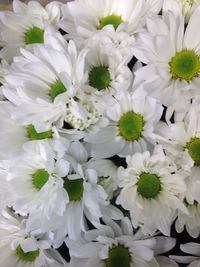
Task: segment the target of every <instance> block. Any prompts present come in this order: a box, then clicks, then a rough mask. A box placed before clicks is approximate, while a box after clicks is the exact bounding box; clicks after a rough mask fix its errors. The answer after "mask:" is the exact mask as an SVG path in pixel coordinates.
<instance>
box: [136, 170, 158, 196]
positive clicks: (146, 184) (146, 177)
mask: <svg viewBox="0 0 200 267" xmlns="http://www.w3.org/2000/svg"><path fill="white" fill-rule="evenodd" d="M137 191H138V193H139V194H140V195H141V196H142V197H144V198H147V199H152V198H156V197H157V196H158V194H159V193H160V191H161V182H160V177H159V176H158V175H157V174H154V173H148V172H143V173H141V174H140V176H139V179H138V182H137Z"/></svg>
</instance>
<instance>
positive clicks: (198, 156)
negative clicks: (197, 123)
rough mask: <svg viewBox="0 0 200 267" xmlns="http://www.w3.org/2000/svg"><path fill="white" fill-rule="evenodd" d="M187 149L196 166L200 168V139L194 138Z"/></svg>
mask: <svg viewBox="0 0 200 267" xmlns="http://www.w3.org/2000/svg"><path fill="white" fill-rule="evenodd" d="M186 148H187V150H188V153H189V155H190V157H191V158H192V159H193V160H194V164H195V165H196V166H200V138H198V137H194V138H192V139H191V140H190V141H189V142H188V143H187V144H186Z"/></svg>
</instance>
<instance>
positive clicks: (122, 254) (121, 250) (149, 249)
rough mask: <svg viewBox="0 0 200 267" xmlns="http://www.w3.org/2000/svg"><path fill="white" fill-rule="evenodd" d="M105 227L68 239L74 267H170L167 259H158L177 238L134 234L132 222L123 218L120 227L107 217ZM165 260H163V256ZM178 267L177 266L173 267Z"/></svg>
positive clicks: (99, 225) (96, 225) (72, 266)
mask: <svg viewBox="0 0 200 267" xmlns="http://www.w3.org/2000/svg"><path fill="white" fill-rule="evenodd" d="M103 221H104V223H105V225H102V224H95V227H96V228H97V229H95V230H91V231H88V232H87V233H85V235H84V237H83V238H82V239H81V240H79V241H77V242H74V241H73V240H71V239H70V238H67V239H66V244H67V246H68V247H69V252H70V255H71V257H72V259H71V264H70V266H71V267H79V266H81V267H89V266H92V267H118V266H122V264H123V267H135V266H137V267H144V266H145V267H147V266H148V267H150V266H151V267H152V266H154V267H159V266H162V267H167V266H169V265H167V264H166V263H167V262H168V264H169V262H170V261H166V259H161V258H159V257H158V259H159V261H160V263H165V264H163V265H159V264H158V262H159V261H157V257H156V258H155V256H156V255H157V254H159V253H162V252H166V251H168V250H170V249H171V248H172V247H173V246H174V245H175V242H174V239H171V238H166V237H156V238H152V237H147V236H144V235H143V234H142V233H141V231H138V232H136V233H134V231H133V228H132V226H131V222H130V221H129V219H128V218H127V217H126V218H123V219H122V220H121V222H120V223H119V224H117V223H116V222H114V221H112V220H111V219H110V218H109V217H104V218H103ZM163 258H164V257H163ZM170 266H176V265H170Z"/></svg>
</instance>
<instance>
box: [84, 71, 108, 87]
mask: <svg viewBox="0 0 200 267" xmlns="http://www.w3.org/2000/svg"><path fill="white" fill-rule="evenodd" d="M88 80H89V85H90V86H92V87H94V88H96V89H97V90H99V91H100V90H103V89H106V88H107V87H108V86H109V85H110V82H111V77H110V72H109V69H108V67H107V66H95V67H92V68H91V70H90V72H89V77H88Z"/></svg>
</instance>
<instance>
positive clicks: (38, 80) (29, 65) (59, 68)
mask: <svg viewBox="0 0 200 267" xmlns="http://www.w3.org/2000/svg"><path fill="white" fill-rule="evenodd" d="M46 38H47V43H46V46H38V45H35V46H34V48H33V53H31V52H29V51H27V50H25V49H23V50H21V52H22V55H23V57H16V58H15V62H14V63H13V64H12V65H11V68H10V70H9V72H8V74H7V75H6V76H5V81H4V86H3V92H4V95H5V97H6V98H7V99H9V100H10V101H11V102H13V103H14V104H15V105H16V106H17V109H16V111H15V114H14V115H15V117H16V118H17V119H18V120H19V121H21V122H22V123H24V124H29V123H33V124H34V125H35V126H36V128H37V130H40V131H42V130H45V128H48V127H49V128H50V127H51V126H50V125H52V123H53V124H54V125H55V124H56V125H57V126H58V128H60V127H62V126H63V122H64V120H65V119H66V116H67V103H69V101H70V98H71V97H73V96H74V95H75V94H76V91H77V89H78V88H79V86H80V85H81V83H82V82H83V80H84V58H85V54H86V52H87V51H86V50H82V51H81V52H80V53H79V54H78V52H77V50H76V47H75V44H74V43H73V41H70V42H69V44H67V42H66V41H65V40H64V38H63V37H62V36H61V35H59V34H58V35H57V36H56V35H53V34H51V33H47V35H46ZM49 42H52V43H51V46H53V45H54V44H55V48H52V47H51V46H49Z"/></svg>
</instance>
